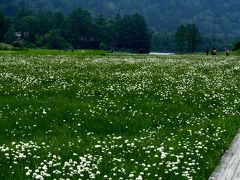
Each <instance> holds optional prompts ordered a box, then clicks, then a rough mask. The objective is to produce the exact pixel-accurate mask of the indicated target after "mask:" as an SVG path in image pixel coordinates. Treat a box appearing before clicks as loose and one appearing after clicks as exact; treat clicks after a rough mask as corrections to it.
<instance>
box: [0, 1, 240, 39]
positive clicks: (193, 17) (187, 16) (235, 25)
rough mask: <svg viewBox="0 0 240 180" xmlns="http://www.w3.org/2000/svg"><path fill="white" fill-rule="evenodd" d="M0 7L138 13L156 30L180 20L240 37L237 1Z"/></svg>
mask: <svg viewBox="0 0 240 180" xmlns="http://www.w3.org/2000/svg"><path fill="white" fill-rule="evenodd" d="M0 2H1V3H0V10H1V11H3V12H4V13H5V14H7V15H14V14H16V13H17V11H18V9H20V8H24V7H27V8H31V9H32V10H34V11H37V10H50V11H63V12H65V13H69V12H70V11H72V10H73V9H75V8H77V7H81V8H85V9H88V10H89V11H90V12H91V13H92V14H93V15H97V14H103V15H105V16H106V17H113V16H115V15H116V14H117V13H120V14H132V13H134V12H139V13H141V14H142V15H143V16H144V17H145V19H146V20H147V22H148V24H149V26H150V27H151V28H152V29H153V30H155V31H168V32H169V31H170V32H171V31H176V29H177V27H178V26H179V24H181V23H185V22H186V23H187V22H195V23H196V24H197V25H198V26H199V29H200V31H201V33H202V34H207V35H213V34H214V35H216V36H217V37H224V38H227V39H236V38H240V18H239V17H240V1H238V0H228V1H226V0H211V1H209V0H88V1H87V0H24V1H23V0H0Z"/></svg>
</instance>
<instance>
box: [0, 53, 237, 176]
mask: <svg viewBox="0 0 240 180" xmlns="http://www.w3.org/2000/svg"><path fill="white" fill-rule="evenodd" d="M239 90H240V57H239V56H229V57H225V56H216V57H211V56H209V57H207V56H204V55H189V56H187V55H181V56H180V55H173V56H153V55H152V56H151V55H129V54H128V55H124V54H114V53H113V54H110V53H107V52H105V51H98V52H96V51H92V52H91V51H74V52H63V51H62V52H59V51H51V52H49V51H48V50H46V51H40V50H35V51H26V52H25V53H23V52H18V51H16V52H10V51H4V52H3V51H1V52H0V179H4V180H5V179H6V180H8V179H41V180H42V179H122V180H126V179H138V180H141V179H166V180H171V179H207V178H208V177H209V176H210V175H211V173H212V171H213V170H214V168H215V167H216V165H218V163H219V161H220V158H221V156H222V155H223V153H224V151H225V150H226V149H227V148H228V146H229V144H230V143H231V141H232V139H233V137H234V136H235V135H236V133H237V132H238V129H239V127H240V121H239V119H240V91H239Z"/></svg>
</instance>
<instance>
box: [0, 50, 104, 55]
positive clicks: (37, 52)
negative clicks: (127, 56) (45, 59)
mask: <svg viewBox="0 0 240 180" xmlns="http://www.w3.org/2000/svg"><path fill="white" fill-rule="evenodd" d="M0 54H13V55H23V54H24V55H30V56H31V55H53V56H61V55H66V56H75V55H80V56H94V55H106V54H108V51H104V50H74V51H69V50H67V51H64V50H50V49H29V50H16V51H11V50H0Z"/></svg>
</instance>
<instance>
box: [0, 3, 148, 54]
mask: <svg viewBox="0 0 240 180" xmlns="http://www.w3.org/2000/svg"><path fill="white" fill-rule="evenodd" d="M0 42H5V43H8V44H12V45H14V46H15V47H20V48H21V47H33V48H34V47H42V48H49V49H109V50H118V51H129V52H138V53H149V52H150V49H151V33H150V31H149V29H148V27H147V23H146V22H145V19H144V18H143V17H142V16H141V15H140V14H137V13H136V14H133V15H124V16H121V15H117V16H116V17H114V18H112V19H105V18H104V17H103V16H97V17H95V18H92V16H91V15H90V13H89V12H88V11H87V10H83V9H80V8H78V9H76V10H74V11H72V12H71V13H70V14H69V15H64V14H63V13H61V12H41V11H39V12H37V13H33V12H32V11H30V10H27V9H23V10H22V11H19V13H18V14H16V16H15V17H9V16H5V17H4V15H1V14H0Z"/></svg>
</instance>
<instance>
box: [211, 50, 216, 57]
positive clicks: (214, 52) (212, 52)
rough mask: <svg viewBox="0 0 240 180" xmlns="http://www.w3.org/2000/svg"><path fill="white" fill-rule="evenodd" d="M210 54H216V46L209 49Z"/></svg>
mask: <svg viewBox="0 0 240 180" xmlns="http://www.w3.org/2000/svg"><path fill="white" fill-rule="evenodd" d="M211 55H213V56H215V55H217V49H216V48H212V49H211Z"/></svg>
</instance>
